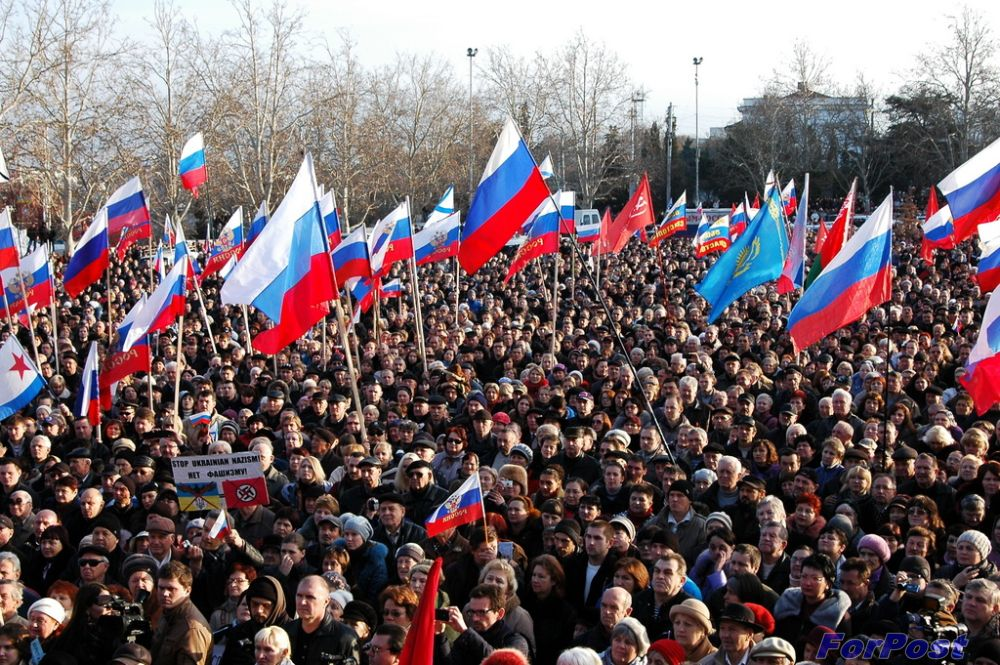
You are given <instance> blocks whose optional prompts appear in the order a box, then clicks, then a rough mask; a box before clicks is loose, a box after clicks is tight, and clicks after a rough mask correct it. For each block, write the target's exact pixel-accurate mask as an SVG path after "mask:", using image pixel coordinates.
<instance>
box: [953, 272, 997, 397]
mask: <svg viewBox="0 0 1000 665" xmlns="http://www.w3.org/2000/svg"><path fill="white" fill-rule="evenodd" d="M998 293H1000V291H994V292H993V293H992V294H991V295H990V300H989V302H988V303H987V304H986V311H985V312H984V313H983V325H982V327H981V328H980V329H979V337H978V339H976V344H975V345H974V346H973V347H972V352H971V353H969V361H968V363H966V365H965V376H963V377H961V378H960V379H959V381H960V382H961V383H962V385H963V386H964V387H965V389H966V390H968V391H969V394H970V395H972V401H973V402H975V404H976V411H978V412H979V415H983V414H984V413H986V412H987V411H989V410H990V408H991V407H992V406H993V405H994V404H996V403H997V402H998V401H1000V295H997V294H998Z"/></svg>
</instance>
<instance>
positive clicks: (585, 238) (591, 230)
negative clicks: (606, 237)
mask: <svg viewBox="0 0 1000 665" xmlns="http://www.w3.org/2000/svg"><path fill="white" fill-rule="evenodd" d="M600 239H601V222H600V221H598V222H597V223H596V224H589V225H587V226H584V225H582V224H581V225H580V226H578V227H576V241H577V242H597V241H598V240H600Z"/></svg>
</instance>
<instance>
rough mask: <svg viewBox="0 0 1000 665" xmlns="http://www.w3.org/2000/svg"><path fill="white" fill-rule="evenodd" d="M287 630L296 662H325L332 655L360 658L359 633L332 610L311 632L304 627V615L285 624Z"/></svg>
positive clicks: (312, 664) (321, 664) (319, 664)
mask: <svg viewBox="0 0 1000 665" xmlns="http://www.w3.org/2000/svg"><path fill="white" fill-rule="evenodd" d="M285 632H286V633H288V637H289V640H290V641H291V643H292V662H294V663H295V664H296V665H324V664H325V663H328V662H331V659H330V657H331V656H332V657H333V658H337V657H338V656H339V657H343V658H353V659H354V662H355V663H358V662H361V660H360V659H361V653H360V650H359V649H358V636H357V635H356V634H355V633H354V631H353V630H351V629H350V628H348V627H347V626H345V625H344V624H342V623H340V622H339V621H335V620H334V618H333V617H331V616H330V615H329V614H328V615H327V616H326V618H324V619H323V623H321V624H320V626H319V628H317V629H316V630H315V631H313V632H312V633H309V634H307V633H306V632H305V631H304V630H302V620H301V619H296V620H295V621H290V622H288V623H287V624H285Z"/></svg>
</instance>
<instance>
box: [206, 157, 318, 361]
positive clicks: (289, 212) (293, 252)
mask: <svg viewBox="0 0 1000 665" xmlns="http://www.w3.org/2000/svg"><path fill="white" fill-rule="evenodd" d="M221 295H222V302H224V303H228V304H231V305H240V304H244V305H253V306H254V307H256V308H257V309H259V310H260V311H262V312H264V314H265V315H267V317H268V318H269V319H271V320H272V321H274V327H272V328H270V329H268V330H265V331H264V332H262V333H260V334H259V335H257V337H256V338H254V340H253V345H254V346H255V347H256V348H257V350H259V351H261V352H262V353H277V352H278V351H280V350H281V349H283V348H285V347H286V346H288V345H289V344H291V343H292V342H294V341H296V340H298V339H299V338H301V337H302V336H304V335H305V334H306V332H308V331H309V329H310V328H312V327H313V326H314V325H315V324H316V322H317V321H319V320H320V319H322V318H323V317H325V316H326V315H327V314H329V313H330V306H329V302H330V301H331V300H333V299H334V298H336V297H337V286H336V281H335V278H334V273H333V265H332V264H331V262H330V254H329V250H328V249H327V244H326V238H325V237H324V234H323V218H322V215H321V214H320V209H319V197H318V196H317V188H316V173H315V171H314V170H313V160H312V155H311V154H308V153H307V154H306V156H305V158H304V159H303V160H302V166H301V167H300V168H299V172H298V174H297V175H296V176H295V180H294V181H293V182H292V186H291V187H290V188H289V190H288V193H287V194H286V195H285V198H284V199H283V200H282V202H281V205H279V206H278V209H277V210H276V211H275V213H274V216H273V217H272V218H271V220H270V221H269V222H268V224H267V226H265V227H264V231H263V232H262V233H261V235H260V238H259V242H255V243H254V244H253V245H251V246H250V249H248V250H247V252H246V254H244V255H243V258H242V259H240V261H239V263H237V264H236V267H235V268H234V269H233V271H232V273H230V275H229V277H228V278H227V279H226V282H225V284H224V285H223V286H222V291H221Z"/></svg>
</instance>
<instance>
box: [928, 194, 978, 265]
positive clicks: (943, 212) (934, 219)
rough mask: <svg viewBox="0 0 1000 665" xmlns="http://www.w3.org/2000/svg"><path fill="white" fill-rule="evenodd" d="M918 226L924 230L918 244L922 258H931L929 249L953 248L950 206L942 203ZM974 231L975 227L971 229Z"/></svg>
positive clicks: (953, 239) (953, 237) (953, 229)
mask: <svg viewBox="0 0 1000 665" xmlns="http://www.w3.org/2000/svg"><path fill="white" fill-rule="evenodd" d="M920 228H921V229H922V230H923V232H924V238H923V241H922V242H921V244H920V255H921V256H922V257H923V258H924V260H927V261H930V260H931V259H932V258H933V256H934V255H933V253H932V251H931V250H934V249H953V248H954V247H955V225H954V221H953V220H952V217H951V206H950V205H947V204H946V205H944V206H942V207H940V208H938V209H937V212H935V213H934V214H933V215H931V216H930V217H929V218H927V219H926V220H925V221H924V223H923V224H921V226H920ZM973 231H975V229H973Z"/></svg>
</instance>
